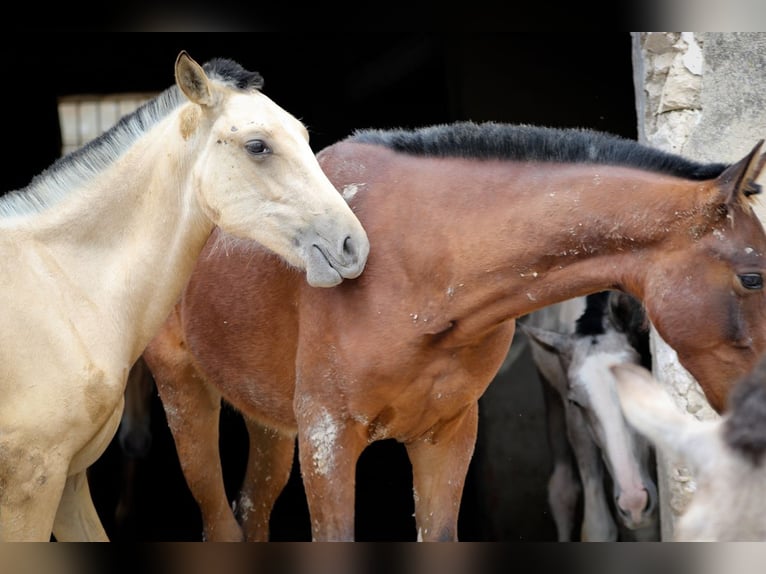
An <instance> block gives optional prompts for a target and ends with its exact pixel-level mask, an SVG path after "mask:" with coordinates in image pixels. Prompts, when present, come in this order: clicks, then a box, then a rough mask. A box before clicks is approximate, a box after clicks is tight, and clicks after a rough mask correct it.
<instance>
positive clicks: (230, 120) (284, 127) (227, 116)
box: [220, 91, 306, 137]
mask: <svg viewBox="0 0 766 574" xmlns="http://www.w3.org/2000/svg"><path fill="white" fill-rule="evenodd" d="M220 122H221V123H222V126H223V129H224V130H227V129H228V130H230V131H238V130H247V129H252V130H263V131H266V132H269V133H272V134H285V133H291V134H293V135H300V136H301V137H306V128H305V127H304V125H303V124H302V123H301V122H300V120H298V118H296V117H295V116H293V115H292V114H291V113H290V112H288V111H287V110H285V109H284V108H283V107H281V106H280V105H278V104H276V103H275V102H274V101H273V100H272V99H271V98H269V97H268V96H266V95H265V94H263V93H262V92H259V91H253V92H248V93H232V94H231V95H230V96H229V98H228V101H227V103H226V106H225V108H224V111H223V113H222V114H221V119H220Z"/></svg>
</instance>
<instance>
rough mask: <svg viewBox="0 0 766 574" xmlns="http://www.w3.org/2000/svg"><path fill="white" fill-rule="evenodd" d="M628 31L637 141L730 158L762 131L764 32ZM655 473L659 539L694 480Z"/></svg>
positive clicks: (698, 396)
mask: <svg viewBox="0 0 766 574" xmlns="http://www.w3.org/2000/svg"><path fill="white" fill-rule="evenodd" d="M632 36H633V63H634V83H635V86H636V109H637V117H638V134H639V140H641V141H644V142H646V143H649V144H651V145H653V146H655V147H658V148H661V149H665V150H668V151H673V152H676V153H680V154H682V155H685V156H687V157H689V158H692V159H697V160H702V161H724V162H734V161H737V160H739V159H741V158H742V157H744V156H745V155H746V154H747V153H748V152H749V151H750V150H751V149H752V148H753V146H754V145H755V143H756V142H757V141H758V140H760V139H762V138H764V137H766V33H761V32H756V33H699V32H634V33H633V34H632ZM762 179H763V178H762ZM761 183H764V181H761ZM760 201H761V203H760V205H759V206H758V211H759V213H760V214H761V219H762V220H764V216H763V214H764V210H763V207H764V206H763V200H760ZM652 352H653V355H654V374H655V377H656V378H657V379H659V380H660V381H661V382H662V383H663V384H664V385H666V387H667V388H668V389H669V390H670V391H671V394H672V395H673V396H674V398H675V399H676V402H677V403H678V405H679V406H680V408H682V409H685V410H687V411H688V412H691V413H693V414H694V415H695V416H697V417H698V418H700V419H709V418H716V417H717V416H718V415H717V414H716V413H715V412H714V411H713V410H712V409H711V408H710V406H709V405H708V403H707V401H706V400H705V398H704V395H703V393H702V390H701V389H700V387H699V385H698V384H697V382H696V381H695V380H694V379H693V377H691V375H689V373H688V372H687V371H686V370H685V369H684V368H683V367H681V365H680V364H679V363H678V359H677V357H676V354H675V352H674V351H673V350H672V349H670V347H668V346H667V344H665V342H664V341H662V339H661V338H660V337H659V335H658V334H657V333H656V331H653V332H652ZM659 474H660V497H661V500H662V508H661V517H662V539H663V540H671V539H672V538H673V530H674V524H675V521H676V520H677V518H678V516H679V515H680V514H681V513H682V512H683V511H684V509H685V508H686V505H687V504H688V501H689V500H690V498H691V496H692V495H693V494H694V492H695V490H696V487H697V485H696V483H695V480H694V477H693V476H692V475H691V473H690V472H689V470H688V469H687V468H686V467H685V466H684V464H683V461H681V460H677V459H674V458H671V457H669V456H667V455H663V454H661V455H660V457H659Z"/></svg>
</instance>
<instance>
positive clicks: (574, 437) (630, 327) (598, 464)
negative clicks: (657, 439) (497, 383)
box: [517, 291, 659, 542]
mask: <svg viewBox="0 0 766 574" xmlns="http://www.w3.org/2000/svg"><path fill="white" fill-rule="evenodd" d="M517 326H518V327H519V328H520V330H521V331H522V332H523V333H525V334H526V335H527V337H528V338H529V345H530V350H531V355H532V361H533V363H534V365H535V367H536V369H537V372H538V376H539V379H540V383H541V385H542V390H543V397H544V401H545V417H546V427H547V431H548V441H549V445H550V448H551V457H552V462H553V465H552V466H553V470H552V472H551V475H550V479H549V481H548V501H549V506H550V509H551V514H552V516H553V520H554V523H555V525H556V531H557V537H558V540H559V541H560V542H569V541H571V540H573V539H575V540H582V541H589V542H614V541H617V540H639V541H652V540H658V539H659V504H658V500H657V482H656V462H655V460H654V456H653V454H654V453H653V452H652V449H651V445H650V444H649V442H648V441H647V440H646V438H645V437H644V436H643V435H642V434H640V433H638V432H637V431H636V430H635V429H634V428H633V427H632V426H631V425H630V424H629V423H628V422H627V421H626V420H625V417H624V416H623V414H622V410H621V408H620V403H619V402H618V400H617V394H616V391H615V379H614V375H613V374H612V372H611V370H610V369H609V367H610V366H611V365H613V364H616V363H632V364H640V365H643V366H645V367H647V368H651V364H652V358H651V352H650V348H649V324H648V323H647V322H646V316H645V314H644V311H643V307H642V306H641V303H640V302H639V301H638V300H637V299H635V298H633V297H631V296H630V295H627V294H625V293H623V292H621V291H599V292H598V293H592V294H590V295H587V296H585V297H577V298H575V299H569V300H567V301H563V302H561V303H556V304H555V305H550V306H548V307H545V308H543V309H540V310H538V311H535V312H534V313H530V314H529V315H526V316H525V317H523V318H522V319H520V320H519V321H518V323H517ZM608 488H611V491H612V492H613V496H610V495H609V490H607V489H608ZM580 504H582V519H581V521H580V523H579V525H577V526H578V527H577V528H576V516H577V515H578V508H579V506H580ZM575 532H576V533H577V537H576V538H573V534H574V533H575Z"/></svg>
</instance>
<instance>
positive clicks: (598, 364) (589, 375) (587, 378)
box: [569, 331, 638, 391]
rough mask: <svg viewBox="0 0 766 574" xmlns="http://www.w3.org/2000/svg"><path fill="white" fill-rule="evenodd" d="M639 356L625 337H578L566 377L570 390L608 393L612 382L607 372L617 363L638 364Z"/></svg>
mask: <svg viewBox="0 0 766 574" xmlns="http://www.w3.org/2000/svg"><path fill="white" fill-rule="evenodd" d="M637 360H638V354H637V353H636V351H635V349H633V347H631V346H630V343H629V342H628V339H627V338H626V337H625V335H624V334H622V333H619V332H617V331H607V332H606V333H604V334H602V335H595V336H591V337H580V338H578V339H577V340H576V342H575V345H574V352H573V353H572V363H571V365H570V368H569V375H570V377H569V378H570V380H571V384H572V386H573V387H583V388H592V389H594V390H596V391H599V390H605V389H609V388H610V387H611V384H604V383H603V382H602V381H604V380H606V381H607V382H609V381H612V380H613V376H612V375H611V372H610V370H609V367H610V366H611V365H614V364H616V363H628V362H637Z"/></svg>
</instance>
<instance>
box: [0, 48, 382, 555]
mask: <svg viewBox="0 0 766 574" xmlns="http://www.w3.org/2000/svg"><path fill="white" fill-rule="evenodd" d="M175 79H176V84H175V85H173V86H171V87H170V88H168V89H167V90H165V91H164V92H162V93H161V94H160V95H159V96H157V97H156V98H154V99H152V100H150V101H149V102H147V103H146V104H145V105H144V106H142V107H141V108H139V109H138V110H136V112H135V113H133V114H130V115H128V116H126V117H125V118H123V119H122V120H121V121H120V122H119V123H118V124H117V125H116V126H114V127H113V128H111V129H110V130H108V131H107V132H105V133H104V134H103V135H101V136H99V137H98V138H97V139H95V140H93V141H92V142H90V143H89V144H87V145H85V146H84V147H82V148H80V149H79V150H76V151H74V152H72V153H71V154H69V155H67V156H64V157H62V158H61V159H59V160H58V161H57V162H56V163H54V164H53V165H52V166H51V167H50V168H48V169H47V170H46V171H44V172H43V173H41V174H39V175H38V176H36V177H35V178H34V179H33V180H32V181H31V182H30V184H29V186H28V187H26V188H23V189H19V190H14V191H12V192H10V193H8V194H6V195H5V196H3V197H2V198H0V260H2V262H3V272H2V275H1V277H2V278H1V279H0V300H2V302H3V303H2V307H3V312H2V320H0V396H1V397H2V400H0V540H3V541H16V540H37V541H48V540H50V539H51V535H53V536H55V538H56V540H59V541H69V540H106V539H107V535H106V532H105V531H104V528H103V526H102V524H101V521H100V519H99V517H98V513H97V512H96V509H95V508H94V505H93V501H92V499H91V496H90V490H89V487H88V480H87V475H86V471H87V468H88V467H89V466H90V465H91V464H92V463H93V462H94V461H95V460H96V459H97V458H98V457H99V456H100V455H101V454H102V453H103V452H104V450H105V449H106V447H107V446H108V444H109V442H110V441H111V439H112V437H113V436H114V434H115V431H116V430H117V426H118V424H119V422H120V417H121V415H122V411H123V402H124V399H123V393H124V389H125V384H126V378H127V375H128V370H129V368H130V367H131V365H133V363H134V362H135V361H136V359H137V358H138V357H139V356H140V355H141V353H142V352H143V350H144V348H145V347H146V344H147V343H148V342H149V340H150V339H151V338H152V337H153V336H154V335H155V333H156V332H157V330H158V329H159V328H160V326H161V325H162V323H163V322H164V321H165V320H166V319H167V317H168V314H169V313H170V312H171V310H172V309H173V306H174V305H175V303H176V302H177V300H178V297H179V295H180V294H181V291H182V289H183V287H184V285H185V283H186V281H187V280H188V278H189V276H190V274H191V272H192V270H193V268H194V261H195V259H196V257H197V256H198V255H199V253H200V251H201V250H202V247H203V246H204V244H205V241H206V240H207V239H208V238H209V236H210V233H211V231H212V230H213V229H214V228H215V227H216V226H220V228H223V229H226V230H227V231H228V232H230V233H231V234H232V235H233V236H236V237H239V238H243V239H248V240H255V241H258V242H260V244H262V245H263V246H265V248H268V249H269V250H272V251H273V252H274V253H277V254H279V256H280V257H281V258H282V260H283V261H285V262H286V263H283V264H284V265H287V263H289V264H291V265H292V269H293V270H294V271H295V272H300V273H301V274H305V277H306V278H307V280H308V283H310V284H313V285H315V286H317V287H331V286H335V285H337V284H338V283H340V282H341V281H342V280H343V279H344V278H354V277H357V276H358V275H359V274H360V273H361V272H362V270H363V268H364V264H365V262H366V257H367V253H368V250H369V243H368V240H367V236H366V234H365V232H364V229H363V228H362V226H361V224H360V223H359V220H358V219H357V218H356V217H355V216H354V214H353V212H352V211H351V209H350V208H349V206H348V205H347V203H346V202H344V201H343V199H342V198H341V197H340V196H339V195H338V193H337V191H336V190H335V188H334V187H333V186H332V184H331V183H330V182H329V181H328V179H327V177H326V176H325V174H324V173H323V171H322V170H321V168H320V167H319V164H318V162H317V159H316V156H315V154H314V152H313V151H312V150H311V147H310V146H309V143H308V133H307V130H306V128H305V127H304V126H303V124H302V123H301V122H299V121H298V120H297V119H296V118H295V117H293V116H292V115H291V114H289V113H288V112H287V111H286V110H284V109H283V108H281V107H279V106H278V105H277V104H276V103H274V102H273V101H272V100H271V99H269V98H268V97H267V96H266V95H265V94H264V93H263V92H262V91H261V90H260V88H261V87H262V83H263V82H262V78H261V76H260V75H259V74H257V73H254V72H249V71H247V70H245V69H244V68H242V67H241V66H240V65H239V64H237V63H236V62H233V61H231V60H227V59H223V58H217V59H214V60H211V61H210V62H208V63H207V64H205V65H204V66H200V65H199V64H197V63H196V62H195V61H194V60H193V59H192V58H191V57H189V55H188V54H187V53H186V52H181V53H180V54H179V55H178V57H177V59H176V64H175Z"/></svg>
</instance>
